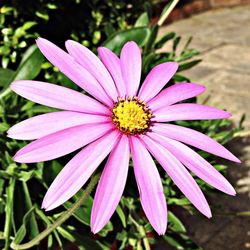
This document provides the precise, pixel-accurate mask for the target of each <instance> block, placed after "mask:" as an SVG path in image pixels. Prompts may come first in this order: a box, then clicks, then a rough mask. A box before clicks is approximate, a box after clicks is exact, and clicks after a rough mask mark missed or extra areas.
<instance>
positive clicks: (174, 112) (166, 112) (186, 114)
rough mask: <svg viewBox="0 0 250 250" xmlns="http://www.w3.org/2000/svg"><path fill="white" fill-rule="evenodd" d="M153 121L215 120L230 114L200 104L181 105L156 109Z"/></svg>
mask: <svg viewBox="0 0 250 250" xmlns="http://www.w3.org/2000/svg"><path fill="white" fill-rule="evenodd" d="M154 115H155V118H154V120H156V121H158V122H170V121H180V120H217V119H225V118H229V117H230V116H231V114H230V113H228V112H226V111H223V110H220V109H217V108H213V107H208V106H205V105H200V104H193V103H181V104H176V105H171V106H167V107H164V108H161V109H158V110H156V111H155V112H154Z"/></svg>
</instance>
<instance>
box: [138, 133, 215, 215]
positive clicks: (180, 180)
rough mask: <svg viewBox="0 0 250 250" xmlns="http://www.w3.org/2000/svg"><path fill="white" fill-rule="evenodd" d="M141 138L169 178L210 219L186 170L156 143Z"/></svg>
mask: <svg viewBox="0 0 250 250" xmlns="http://www.w3.org/2000/svg"><path fill="white" fill-rule="evenodd" d="M141 138H142V140H143V142H144V143H145V145H146V147H147V149H148V150H149V151H150V152H151V154H152V155H153V156H154V157H155V159H156V160H157V161H158V162H159V163H160V164H161V165H162V167H163V168H164V169H165V170H166V172H167V174H168V175H169V177H170V178H171V179H172V180H173V181H174V183H175V184H176V186H177V187H178V188H179V189H180V190H181V191H182V193H183V194H184V195H185V196H186V197H187V198H188V199H189V200H190V201H191V202H192V203H193V204H194V206H195V207H196V208H197V209H198V210H199V211H200V212H201V213H203V214H204V215H205V216H207V217H208V218H210V217H211V216H212V215H211V211H210V208H209V205H208V203H207V201H206V198H205V197H204V195H203V193H202V191H201V189H200V188H199V186H198V185H197V183H196V182H195V180H194V179H193V177H192V176H191V175H190V173H189V172H188V171H187V169H186V168H185V167H184V166H183V165H182V164H181V163H180V161H179V160H178V159H176V157H175V156H174V155H172V154H171V153H170V152H169V151H168V150H167V149H166V148H164V147H163V146H162V145H160V144H159V143H156V142H155V141H153V140H152V139H150V138H149V137H148V136H141Z"/></svg>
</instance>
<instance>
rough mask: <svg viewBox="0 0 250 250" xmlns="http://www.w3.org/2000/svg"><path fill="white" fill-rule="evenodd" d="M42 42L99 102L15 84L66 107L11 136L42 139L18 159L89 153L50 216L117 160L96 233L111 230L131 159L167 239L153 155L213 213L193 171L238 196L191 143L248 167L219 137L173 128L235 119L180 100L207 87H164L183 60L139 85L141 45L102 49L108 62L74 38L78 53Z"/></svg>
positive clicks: (49, 196)
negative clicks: (193, 122)
mask: <svg viewBox="0 0 250 250" xmlns="http://www.w3.org/2000/svg"><path fill="white" fill-rule="evenodd" d="M37 46H38V47H39V49H40V50H41V52H42V53H43V54H44V56H45V57H46V58H47V59H48V60H49V61H50V62H51V63H52V64H53V65H54V66H56V67H57V68H59V70H60V71H61V72H62V73H64V74H65V75H66V76H67V77H68V78H70V79H71V80H72V81H73V82H75V83H76V84H77V85H78V86H79V87H81V88H82V89H84V90H85V91H86V92H87V93H88V94H90V95H92V96H93V98H92V97H89V96H87V95H84V94H82V93H79V92H77V91H74V90H71V89H68V88H65V87H61V86H57V85H54V84H50V83H45V82H39V81H25V80H22V81H15V82H13V83H12V84H11V89H12V90H13V91H15V92H16V93H17V94H19V95H21V96H22V97H25V98H27V99H29V100H31V101H33V102H36V103H39V104H42V105H46V106H49V107H53V108H57V109H61V110H63V111H58V112H52V113H48V114H43V115H38V116H36V117H33V118H30V119H27V120H25V121H22V122H20V123H18V124H17V125H15V126H13V127H12V128H10V130H9V131H8V136H9V137H11V138H14V139H21V140H35V141H33V142H31V143H30V144H28V145H27V146H25V147H23V148H22V149H21V150H19V151H18V152H17V153H16V155H15V156H14V160H15V161H16V162H23V163H34V162H41V161H48V160H52V159H56V158H58V157H60V156H63V155H66V154H69V153H71V152H73V151H75V150H77V149H80V148H82V147H84V148H83V149H81V151H80V152H79V153H78V154H77V155H76V156H74V157H73V159H72V160H70V161H69V162H68V163H67V164H66V166H65V167H64V168H63V169H62V171H61V172H60V173H59V174H58V176H57V177H56V179H55V180H54V182H53V183H52V184H51V186H50V188H49V189H48V191H47V193H46V195H45V198H44V200H43V203H42V207H43V208H44V209H45V210H46V211H48V210H51V209H54V208H56V207H58V206H60V205H61V204H63V203H64V202H65V201H67V200H68V199H70V198H71V197H72V196H73V195H74V194H75V193H76V192H77V191H78V190H79V189H80V188H81V187H82V186H83V185H84V184H85V183H86V182H87V180H88V179H89V178H90V176H91V175H92V174H93V172H94V171H95V170H96V169H97V168H98V166H99V165H100V163H101V162H102V161H103V160H104V159H105V158H106V157H107V156H108V155H109V156H108V160H107V162H106V165H105V167H104V171H103V173H102V175H101V178H100V181H99V184H98V186H97V190H96V193H95V197H94V203H93V208H92V212H91V230H92V232H93V233H97V232H98V231H100V230H101V229H102V228H103V227H104V226H105V224H106V223H107V222H108V221H109V219H110V217H111V216H112V214H113V213H114V211H115V209H116V207H117V205H118V203H119V201H120V199H121V196H122V193H123V190H124V187H125V183H126V179H127V174H128V167H129V159H130V154H131V155H132V161H133V168H134V173H135V178H136V182H137V185H138V189H139V193H140V201H141V204H142V207H143V210H144V212H145V214H146V216H147V218H148V220H149V221H150V223H151V224H152V226H153V228H154V229H155V231H156V232H157V233H158V234H164V233H165V231H166V227H167V217H168V216H167V204H166V199H165V196H164V192H163V186H162V183H161V179H160V175H159V173H158V170H157V168H156V165H155V163H154V160H153V158H152V156H153V157H154V158H155V159H156V160H157V161H158V162H159V163H160V164H161V165H162V167H163V168H164V169H165V170H166V172H167V174H168V175H169V176H170V177H171V178H172V180H173V181H174V183H175V184H176V185H177V186H178V188H179V189H180V190H181V191H182V193H183V194H184V195H185V196H186V197H187V198H188V199H189V200H190V201H191V202H192V203H193V205H194V206H195V207H196V208H197V209H198V210H199V211H200V212H201V213H203V214H204V215H205V216H207V217H211V211H210V208H209V205H208V203H207V201H206V198H205V197H204V195H203V193H202V191H201V189H200V188H199V186H198V185H197V183H196V182H195V180H194V179H193V177H192V176H191V175H190V173H189V171H191V172H193V173H194V174H196V175H197V176H198V177H200V178H201V179H202V180H204V181H205V182H207V183H209V184H210V185H211V186H213V187H215V188H217V189H219V190H221V191H222V192H225V193H227V194H229V195H235V191H234V189H233V187H232V186H231V185H230V183H229V182H228V181H227V180H226V179H225V178H224V177H223V176H222V175H221V174H220V173H219V172H218V171H217V170H216V169H215V168H213V166H211V165H210V163H208V162H207V161H206V160H204V159H203V158H202V157H201V156H200V155H199V154H197V153H196V152H195V151H194V150H192V149H191V148H189V147H188V146H186V144H188V145H191V146H193V147H196V148H198V149H201V150H204V151H206V152H209V153H211V154H214V155H217V156H220V157H222V158H225V159H228V160H231V161H235V162H240V161H239V160H238V159H237V158H236V157H235V156H234V155H233V154H232V153H230V152H229V151H228V150H227V149H226V148H225V147H223V146H222V145H220V144H219V143H218V142H216V141H215V140H213V139H211V138H210V137H208V136H206V135H204V134H202V133H200V132H197V131H194V130H192V129H189V128H185V127H181V126H178V125H174V124H171V123H170V122H173V121H179V120H207V119H224V118H228V117H230V113H228V112H225V111H222V110H218V109H216V108H212V107H208V106H203V105H199V104H191V103H180V104H176V103H178V102H181V101H183V100H185V99H188V98H191V97H194V96H197V95H199V94H201V93H202V92H204V91H205V88H204V87H203V86H201V85H198V84H195V83H178V84H175V85H173V86H171V87H168V88H166V89H164V90H162V89H163V87H164V86H165V85H166V84H167V82H168V81H169V80H170V79H171V78H172V77H173V75H174V74H175V72H176V71H177V68H178V65H177V63H175V62H166V63H162V64H159V65H157V66H156V67H154V68H153V69H152V70H151V71H150V73H149V74H148V76H147V77H146V79H145V80H144V82H143V83H142V85H141V87H140V88H139V86H140V78H141V53H140V49H139V47H138V46H137V44H136V43H135V42H128V43H126V44H125V45H124V47H123V48H122V51H121V55H120V58H118V57H117V56H116V55H115V54H114V53H113V52H112V51H110V50H109V49H107V48H104V47H101V48H98V53H99V56H100V59H101V60H100V59H99V58H98V57H97V56H96V55H95V54H93V53H92V52H91V51H90V50H89V49H87V48H86V47H84V46H82V45H81V44H79V43H77V42H74V41H67V42H66V48H67V50H68V53H66V52H65V51H63V50H62V49H60V48H58V47H57V46H56V45H54V44H53V43H51V42H49V41H47V40H45V39H42V38H39V39H38V40H37ZM161 90H162V91H161ZM85 146H86V147H85ZM187 169H188V170H189V171H188V170H187Z"/></svg>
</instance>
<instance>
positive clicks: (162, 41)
mask: <svg viewBox="0 0 250 250" xmlns="http://www.w3.org/2000/svg"><path fill="white" fill-rule="evenodd" d="M174 37H175V33H174V32H169V33H167V34H166V35H164V36H163V37H161V38H160V39H159V40H158V41H157V42H156V44H155V48H156V49H160V48H161V47H162V46H163V45H164V44H165V43H166V42H167V41H169V40H171V39H173V38H174Z"/></svg>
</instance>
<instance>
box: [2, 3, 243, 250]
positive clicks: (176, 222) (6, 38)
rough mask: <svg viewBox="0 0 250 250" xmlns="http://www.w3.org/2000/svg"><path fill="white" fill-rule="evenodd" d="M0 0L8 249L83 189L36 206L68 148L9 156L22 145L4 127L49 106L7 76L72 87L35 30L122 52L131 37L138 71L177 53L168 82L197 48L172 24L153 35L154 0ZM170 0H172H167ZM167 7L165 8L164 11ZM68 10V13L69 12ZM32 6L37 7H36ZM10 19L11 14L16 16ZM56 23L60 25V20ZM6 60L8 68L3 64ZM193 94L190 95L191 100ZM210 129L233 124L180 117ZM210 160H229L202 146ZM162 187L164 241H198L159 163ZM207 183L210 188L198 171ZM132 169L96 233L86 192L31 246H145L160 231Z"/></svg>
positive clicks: (223, 130) (221, 135)
mask: <svg viewBox="0 0 250 250" xmlns="http://www.w3.org/2000/svg"><path fill="white" fill-rule="evenodd" d="M2 2H3V3H4V4H3V6H2V7H1V8H0V29H1V32H2V34H3V40H2V41H0V55H1V57H2V61H1V63H2V68H0V89H1V92H0V132H1V133H0V164H1V168H0V221H1V222H2V223H1V224H0V247H2V248H3V249H5V250H7V249H9V247H10V243H11V242H14V243H20V242H26V241H28V240H30V239H32V238H34V237H35V236H36V235H38V234H39V232H41V231H42V230H43V229H44V228H47V227H50V226H51V225H52V224H53V223H54V222H55V220H56V219H57V218H58V217H59V216H61V214H62V212H63V211H64V210H65V209H68V208H69V207H71V206H72V204H74V202H75V201H76V200H77V199H78V198H79V196H80V195H81V194H82V192H83V191H82V190H80V191H79V192H78V193H77V194H76V195H75V196H74V197H73V198H72V199H71V200H70V201H67V202H66V203H65V204H64V205H63V206H61V207H59V208H58V209H56V210H54V211H52V212H48V213H47V212H46V213H45V212H44V211H43V210H41V209H40V205H41V202H42V199H43V197H44V195H45V193H46V190H47V188H48V186H49V185H50V183H51V182H52V181H53V179H54V178H55V177H56V175H57V174H58V173H59V171H60V170H61V169H62V168H63V166H64V165H65V164H66V162H67V161H68V160H69V159H70V156H71V155H70V156H65V157H62V158H60V159H58V160H54V161H50V162H46V163H37V164H29V165H26V164H18V163H15V162H14V161H13V160H12V156H13V155H14V153H15V152H16V151H17V150H18V149H20V148H21V147H22V146H24V145H25V144H26V143H25V142H20V141H19V142H17V141H15V140H12V139H9V138H7V137H6V131H7V130H8V128H9V127H11V126H12V125H14V124H16V123H18V122H19V121H21V120H24V119H26V118H29V117H32V116H35V115H37V114H42V113H46V112H51V111H54V109H52V108H48V107H43V106H40V105H37V104H34V103H32V102H30V101H27V100H25V99H23V98H21V97H19V96H17V95H15V94H14V93H12V92H11V91H10V89H9V84H10V83H11V82H12V81H13V80H18V79H35V78H36V79H39V80H44V81H49V82H53V83H57V84H61V85H63V86H67V87H70V88H75V89H77V86H76V85H75V84H74V83H72V82H71V81H70V80H69V79H68V78H67V77H65V76H64V75H63V74H61V73H60V72H58V70H57V69H56V68H55V67H53V66H52V65H51V64H50V63H49V62H47V61H44V58H43V56H42V55H41V53H40V52H39V50H38V49H37V47H36V46H35V45H33V44H34V38H35V37H37V36H38V35H42V36H44V37H46V38H48V39H50V40H52V41H54V42H56V43H57V44H59V45H62V41H64V40H66V39H67V38H69V37H71V38H73V39H74V40H77V41H79V42H81V43H82V44H85V45H87V46H89V47H90V48H92V49H93V51H94V52H95V48H94V47H96V46H99V45H104V46H107V47H109V48H111V49H112V50H113V51H114V52H116V53H119V52H120V50H121V47H122V46H123V44H124V43H125V42H127V41H129V40H135V41H136V42H137V43H138V44H139V45H140V47H141V48H142V52H143V75H142V78H144V77H145V76H146V74H147V73H148V72H149V71H150V70H151V69H152V68H153V67H154V66H155V65H157V64H159V63H162V62H166V61H176V62H178V63H179V64H180V68H179V71H178V73H177V74H176V75H175V76H174V78H173V80H172V81H171V82H170V84H174V83H175V82H182V81H189V79H188V78H186V77H185V76H184V75H182V74H183V71H185V70H186V69H190V68H192V67H194V66H195V65H196V64H197V63H199V62H200V58H198V59H197V58H195V59H193V57H195V56H197V55H198V54H199V53H198V51H197V50H196V49H193V48H190V42H191V38H190V39H188V41H187V42H186V44H185V45H184V46H183V47H182V48H181V47H180V41H181V37H179V36H178V35H177V34H175V33H174V32H172V31H171V32H169V33H167V34H165V35H163V36H162V37H158V30H159V24H156V25H150V20H151V15H152V7H153V6H152V4H151V3H150V2H149V1H148V2H146V3H145V4H144V5H143V4H142V3H144V2H145V1H111V0H104V1H99V0H94V1H81V0H70V1H68V2H67V3H66V2H65V3H62V2H61V1H51V0H50V1H49V0H43V1H40V2H39V4H38V3H37V2H36V1H31V0H30V1H28V2H29V4H28V5H29V8H24V6H23V4H22V1H2ZM172 2H174V1H172ZM167 11H168V8H164V13H163V14H162V17H163V18H165V17H166V16H165V15H166V13H167ZM66 12H67V14H66ZM33 13H35V15H34V14H33ZM13 20H14V21H13ZM58 24H60V25H58ZM166 43H171V44H172V49H171V50H170V51H167V52H166V51H164V52H162V51H163V50H161V48H163V46H165V45H166ZM7 66H8V68H7ZM189 101H191V102H195V101H196V100H195V98H194V99H192V100H189ZM178 124H179V125H182V126H186V127H191V128H194V129H196V130H198V131H201V132H203V133H206V134H208V135H209V136H211V137H212V138H214V139H216V140H218V141H219V142H221V143H226V142H228V141H230V140H231V139H232V138H233V137H234V135H235V133H236V132H238V131H239V130H241V129H242V126H241V124H240V125H239V127H238V128H233V129H232V124H231V122H230V121H225V120H222V121H193V122H178ZM199 153H200V154H202V156H203V157H205V158H206V159H207V160H208V161H210V162H211V163H214V164H215V167H216V168H217V169H218V170H219V171H225V169H226V166H224V165H220V164H216V158H215V157H213V156H211V155H209V154H207V153H204V152H199ZM159 171H160V173H161V176H162V183H163V185H164V192H165V195H166V198H167V202H168V205H169V215H168V216H169V218H168V219H169V226H168V231H167V234H166V235H165V236H163V238H162V239H163V240H164V242H163V243H164V249H166V248H167V246H173V247H175V248H176V249H200V248H199V247H198V246H196V245H195V244H194V243H193V242H192V241H191V240H190V239H189V237H188V232H187V231H186V229H185V225H184V224H183V223H182V222H181V221H180V219H179V218H178V217H177V215H176V214H175V211H174V208H175V207H176V206H180V207H183V208H185V209H186V210H187V211H189V212H190V213H191V214H193V213H194V208H193V206H192V205H190V202H189V201H188V200H187V199H186V198H185V197H183V196H182V195H181V194H180V193H179V192H178V190H177V189H176V187H175V185H174V184H173V182H172V181H171V180H170V179H169V178H168V176H167V175H166V174H165V172H164V171H163V170H162V169H161V168H159ZM197 182H198V183H199V185H200V186H201V188H202V189H203V190H204V191H205V192H208V191H211V190H213V189H212V188H211V187H210V186H208V185H207V184H205V183H204V182H203V181H201V180H199V179H198V178H197ZM136 190H137V186H136V183H135V179H134V176H133V171H132V170H131V168H130V170H129V178H128V183H127V187H126V191H125V193H124V196H123V198H122V200H121V202H120V204H119V206H118V208H117V210H116V213H115V214H114V216H113V217H112V219H111V221H110V222H109V223H108V224H107V225H106V227H105V228H104V229H103V230H102V231H101V232H100V233H99V234H98V235H97V236H93V235H92V234H91V233H90V228H89V224H90V213H91V207H92V203H93V197H92V196H90V197H89V198H88V201H87V202H86V203H84V204H83V205H82V206H81V207H80V208H79V209H78V210H76V211H75V213H74V214H73V216H72V217H71V218H70V219H69V220H68V221H66V222H65V223H64V224H63V225H61V226H59V227H58V228H57V229H56V230H55V231H53V232H52V233H51V234H50V236H49V237H48V238H47V240H46V241H43V242H41V243H40V245H39V246H36V247H35V249H56V248H59V249H69V248H70V247H73V246H78V248H79V249H93V250H95V249H131V248H129V247H132V249H142V247H144V246H145V245H146V244H151V245H157V244H158V243H159V242H160V241H161V240H162V239H161V238H160V237H159V236H157V235H156V234H155V233H154V231H153V229H152V227H151V226H150V225H149V223H148V221H147V219H146V217H145V215H144V214H143V211H142V208H141V205H140V202H139V195H138V193H137V191H136Z"/></svg>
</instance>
